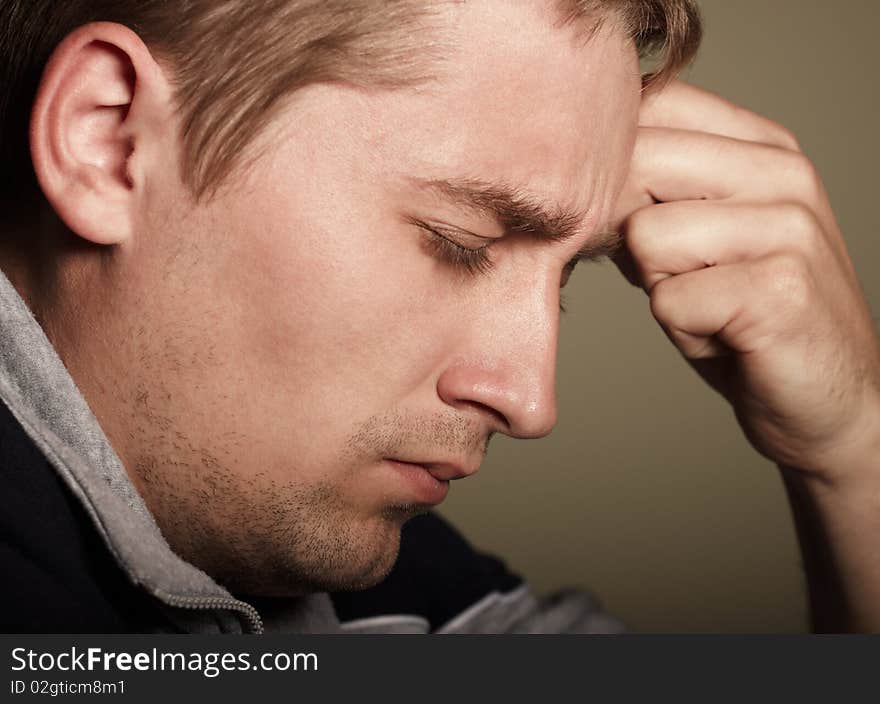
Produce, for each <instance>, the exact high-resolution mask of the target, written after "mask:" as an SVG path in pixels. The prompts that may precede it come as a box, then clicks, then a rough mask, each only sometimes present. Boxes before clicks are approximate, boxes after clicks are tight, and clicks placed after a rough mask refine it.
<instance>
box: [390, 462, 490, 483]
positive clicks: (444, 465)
mask: <svg viewBox="0 0 880 704" xmlns="http://www.w3.org/2000/svg"><path fill="white" fill-rule="evenodd" d="M393 461H394V462H401V463H404V464H411V465H413V466H416V467H421V468H422V469H424V470H425V471H426V472H428V474H430V475H431V476H432V477H434V479H437V480H439V481H442V482H448V481H452V480H453V479H463V478H464V477H467V476H470V475H471V474H473V473H474V472H476V471H477V468H474V469H468V468H466V467H465V466H464V465H460V464H455V463H452V462H412V461H410V460H393Z"/></svg>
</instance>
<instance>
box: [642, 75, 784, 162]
mask: <svg viewBox="0 0 880 704" xmlns="http://www.w3.org/2000/svg"><path fill="white" fill-rule="evenodd" d="M639 125H641V126H644V127H666V128H673V129H682V130H692V131H695V132H709V133H712V134H717V135H721V136H724V137H732V138H734V139H740V140H745V141H750V142H759V143H762V144H768V145H772V146H776V147H781V148H783V149H790V150H792V151H801V148H800V145H799V144H798V141H797V139H796V138H795V136H794V135H793V134H792V133H791V131H790V130H788V129H787V128H785V127H783V126H782V125H780V124H778V123H776V122H773V121H772V120H770V119H768V118H766V117H764V116H763V115H759V114H758V113H756V112H752V111H751V110H748V109H746V108H744V107H742V106H740V105H736V104H735V103H732V102H730V101H729V100H726V99H725V98H722V97H721V96H719V95H716V94H715V93H711V92H710V91H707V90H703V89H702V88H697V87H696V86H693V85H690V84H689V83H684V82H683V81H673V82H671V83H670V84H669V85H668V86H667V87H666V88H665V89H664V90H663V91H661V92H659V93H656V94H650V95H648V96H646V97H645V99H644V100H643V101H642V105H641V109H640V112H639Z"/></svg>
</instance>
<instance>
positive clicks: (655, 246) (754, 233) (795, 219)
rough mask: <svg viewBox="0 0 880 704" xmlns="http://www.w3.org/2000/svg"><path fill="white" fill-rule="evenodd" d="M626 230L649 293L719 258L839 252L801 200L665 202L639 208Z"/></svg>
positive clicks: (728, 260)
mask: <svg viewBox="0 0 880 704" xmlns="http://www.w3.org/2000/svg"><path fill="white" fill-rule="evenodd" d="M622 234H623V236H624V241H625V245H626V249H627V250H628V251H629V253H630V255H631V262H632V264H631V266H633V267H634V269H635V274H634V277H635V278H637V280H638V285H641V286H642V287H643V288H644V289H645V290H646V291H647V292H648V293H650V292H651V290H652V289H653V287H654V286H655V285H656V284H657V283H659V282H660V281H662V280H663V279H666V278H668V277H670V276H676V275H678V274H683V273H686V272H689V271H695V270H697V269H703V268H706V267H711V266H717V265H720V264H733V263H736V262H741V261H748V260H751V259H760V258H763V257H766V256H769V255H771V254H776V253H782V252H795V253H799V254H800V255H801V256H803V257H804V258H805V259H812V260H814V261H817V260H818V261H822V262H827V261H828V258H829V257H834V256H836V254H835V253H834V251H833V249H832V248H831V247H830V246H829V245H828V242H827V241H826V239H825V235H824V233H823V231H822V226H821V224H820V223H819V221H818V219H817V218H816V216H815V215H814V214H813V212H812V211H811V210H810V209H809V208H806V207H805V206H803V205H801V204H799V203H778V204H773V205H768V204H763V203H761V204H742V203H732V202H730V201H678V202H674V203H663V204H660V205H656V206H653V207H648V208H643V209H642V210H639V211H637V212H636V213H634V214H633V215H632V217H630V218H629V219H628V220H627V221H626V222H625V223H624V225H623V228H622ZM631 275H633V274H631ZM630 283H632V281H630Z"/></svg>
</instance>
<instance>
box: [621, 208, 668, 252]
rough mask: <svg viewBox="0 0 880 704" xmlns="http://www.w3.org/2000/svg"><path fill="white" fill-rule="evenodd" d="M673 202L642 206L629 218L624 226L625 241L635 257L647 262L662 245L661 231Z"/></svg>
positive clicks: (663, 229) (664, 226) (664, 228)
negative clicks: (647, 206) (625, 226)
mask: <svg viewBox="0 0 880 704" xmlns="http://www.w3.org/2000/svg"><path fill="white" fill-rule="evenodd" d="M674 205H675V204H674V203H661V204H658V205H654V206H651V207H649V208H642V209H641V210H638V211H636V212H635V213H633V214H632V215H631V216H630V218H629V223H628V225H627V228H626V241H627V246H628V247H629V249H630V251H631V252H632V253H633V255H634V256H635V257H636V259H638V260H641V261H643V262H648V261H649V260H650V259H651V258H652V256H654V255H655V254H656V253H657V251H658V249H659V248H660V247H662V246H663V244H662V239H663V232H664V231H665V230H666V229H667V227H666V221H667V220H668V215H669V213H670V212H671V210H670V209H671V207H672V206H674Z"/></svg>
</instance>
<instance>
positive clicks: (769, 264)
mask: <svg viewBox="0 0 880 704" xmlns="http://www.w3.org/2000/svg"><path fill="white" fill-rule="evenodd" d="M760 285H761V287H762V290H764V291H766V292H767V293H768V295H770V296H772V298H773V303H774V304H779V305H783V306H786V307H788V308H790V309H796V310H802V309H804V308H806V307H808V306H809V305H810V300H811V291H812V285H811V282H810V273H809V268H808V266H807V262H806V259H805V258H804V257H803V256H802V255H800V254H798V253H794V252H786V253H785V254H777V255H775V256H773V257H770V258H768V259H766V260H765V266H764V267H763V271H762V281H761V282H760Z"/></svg>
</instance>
